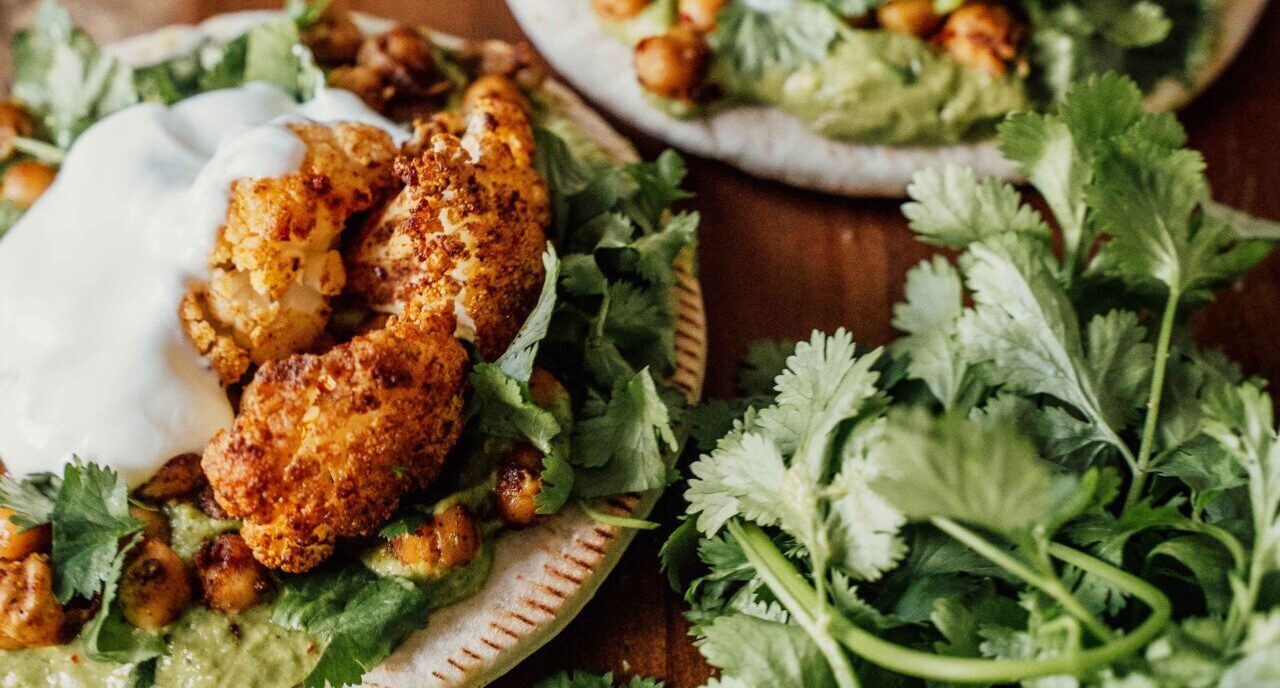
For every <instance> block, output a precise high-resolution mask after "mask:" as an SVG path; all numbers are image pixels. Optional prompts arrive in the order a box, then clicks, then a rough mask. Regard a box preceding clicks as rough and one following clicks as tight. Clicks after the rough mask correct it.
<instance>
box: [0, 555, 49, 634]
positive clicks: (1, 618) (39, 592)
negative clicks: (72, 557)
mask: <svg viewBox="0 0 1280 688" xmlns="http://www.w3.org/2000/svg"><path fill="white" fill-rule="evenodd" d="M62 619H63V612H62V605H60V604H58V600H57V599H56V598H55V597H54V596H53V569H52V568H50V566H49V557H47V556H45V555H43V554H29V555H27V557H26V558H25V559H22V560H20V561H4V562H0V650H22V649H25V648H31V647H46V646H49V645H56V644H57V643H58V634H59V632H60V631H61V630H62Z"/></svg>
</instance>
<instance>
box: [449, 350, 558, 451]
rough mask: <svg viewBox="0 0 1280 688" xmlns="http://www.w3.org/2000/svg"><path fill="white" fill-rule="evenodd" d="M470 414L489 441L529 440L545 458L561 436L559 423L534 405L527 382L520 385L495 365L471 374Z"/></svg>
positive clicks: (550, 414) (478, 366)
mask: <svg viewBox="0 0 1280 688" xmlns="http://www.w3.org/2000/svg"><path fill="white" fill-rule="evenodd" d="M470 380H471V390H472V391H471V409H472V411H471V413H472V415H473V416H474V417H475V418H476V419H477V422H478V423H479V425H478V427H479V429H480V432H482V433H483V434H484V435H486V436H488V437H500V438H505V439H510V440H528V441H529V443H530V444H532V445H533V446H535V447H537V448H538V451H541V452H542V453H544V454H546V453H549V452H550V451H551V441H552V440H553V439H554V438H555V437H556V436H557V435H559V434H560V431H561V427H560V423H559V422H557V421H556V418H555V416H554V415H553V414H552V413H551V412H550V411H548V410H546V409H543V408H540V407H539V406H538V405H537V404H535V403H533V397H532V396H530V394H529V385H528V383H527V382H520V381H519V380H516V379H515V378H513V377H511V376H509V375H507V374H506V373H505V372H503V370H502V368H500V367H498V366H497V365H496V364H492V363H479V364H477V365H476V366H475V367H474V368H472V370H471V375H470Z"/></svg>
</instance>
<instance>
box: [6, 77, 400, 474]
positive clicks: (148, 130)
mask: <svg viewBox="0 0 1280 688" xmlns="http://www.w3.org/2000/svg"><path fill="white" fill-rule="evenodd" d="M298 118H305V119H309V120H314V121H320V122H336V121H359V122H365V123H369V124H373V125H375V126H379V127H381V128H383V129H385V130H386V131H388V133H390V134H392V136H393V138H395V139H396V140H397V142H399V141H402V140H403V139H404V138H405V136H406V134H405V132H404V131H403V130H401V129H400V128H398V127H396V125H394V124H393V123H391V122H390V121H388V120H386V119H384V118H382V117H381V116H380V115H378V114H377V113H376V112H374V111H372V110H370V109H369V108H367V107H366V106H365V105H364V104H363V103H361V102H360V100H359V99H358V98H356V97H355V96H354V95H352V94H350V93H347V92H345V91H339V90H334V89H324V90H321V91H320V92H319V93H318V94H317V96H316V97H315V98H314V99H313V100H311V101H309V102H307V103H303V104H298V103H295V102H294V101H293V99H292V98H290V97H289V96H288V95H286V94H285V93H283V92H281V91H279V90H276V89H274V88H272V87H270V86H266V85H262V84H251V85H248V86H245V87H242V88H235V89H227V90H222V91H213V92H210V93H206V94H202V95H198V96H195V97H193V98H190V99H188V100H185V101H183V102H181V103H178V104H176V105H174V106H172V107H163V106H160V105H155V104H143V105H137V106H134V107H131V108H128V109H126V110H123V111H121V112H119V113H116V114H114V115H112V116H110V117H108V118H106V119H104V120H103V121H101V122H99V123H97V124H96V125H94V126H93V127H91V128H90V129H89V130H88V131H86V132H85V133H84V134H83V135H82V136H81V137H80V139H79V140H77V141H76V143H75V145H74V146H73V147H72V148H71V150H70V151H69V153H68V154H67V158H66V161H65V163H64V164H63V166H62V169H61V171H60V173H59V174H58V177H57V179H56V181H55V182H54V183H53V186H51V187H50V188H49V190H48V191H47V192H46V193H45V194H44V196H42V197H41V198H40V200H39V201H38V202H37V203H36V204H35V205H34V206H33V207H32V208H31V209H30V210H29V211H28V212H27V214H26V215H25V216H23V218H22V219H21V221H19V222H18V224H17V225H16V226H15V227H14V228H13V229H12V230H10V232H9V234H8V235H7V236H6V237H5V238H4V239H3V240H0V459H2V460H3V461H4V463H5V465H6V466H7V468H8V469H9V470H10V471H11V472H14V473H16V474H18V475H26V474H29V473H33V472H38V471H55V472H57V471H60V469H61V466H62V465H63V464H64V463H66V462H67V461H68V460H69V459H70V458H71V457H72V455H76V456H79V457H80V458H82V459H84V460H86V461H94V462H97V463H99V464H103V465H109V466H112V467H113V468H115V469H116V470H117V471H119V472H120V474H121V475H122V476H123V477H124V478H125V480H126V481H128V483H129V484H130V485H136V484H138V483H140V482H142V481H144V480H146V479H147V478H148V477H149V476H150V475H151V474H152V473H154V472H155V470H156V469H158V468H159V467H160V466H161V465H163V464H164V462H165V461H167V460H168V459H170V458H172V457H173V456H176V455H178V454H181V453H184V452H196V453H199V452H202V451H203V450H204V447H205V445H206V444H207V443H208V441H209V439H210V438H212V437H213V435H214V433H216V432H217V431H218V430H220V429H222V428H225V427H228V426H229V425H230V424H231V421H232V408H231V404H230V402H229V401H228V399H227V395H226V393H225V392H224V391H223V389H222V387H221V386H220V385H219V383H218V378H217V375H216V374H215V373H214V372H212V371H211V370H210V369H209V366H208V365H207V363H206V361H205V360H204V359H203V357H201V356H200V355H199V353H198V352H197V351H196V349H195V347H194V346H193V345H192V344H191V342H190V341H189V340H188V338H187V337H186V335H185V334H184V332H183V331H182V327H181V324H180V322H179V320H178V306H179V303H180V301H181V300H182V297H183V295H184V294H185V293H186V291H187V290H188V288H189V287H191V286H193V285H196V284H200V283H203V282H205V281H207V279H208V258H209V252H210V251H211V250H212V248H213V246H214V243H215V240H216V237H217V232H218V229H219V228H220V227H221V226H222V225H223V224H224V222H225V217H226V212H227V205H228V202H229V199H230V187H231V183H232V182H233V181H234V180H237V179H245V178H258V177H275V176H280V175H284V174H288V173H290V172H292V171H295V170H296V169H297V168H298V166H299V165H300V164H301V163H302V159H303V157H304V154H305V147H304V145H303V143H302V142H301V141H300V140H299V139H298V138H297V137H296V136H294V135H293V133H292V132H290V131H289V130H288V129H287V128H286V127H285V126H284V125H285V124H286V123H287V122H288V121H291V120H296V119H298Z"/></svg>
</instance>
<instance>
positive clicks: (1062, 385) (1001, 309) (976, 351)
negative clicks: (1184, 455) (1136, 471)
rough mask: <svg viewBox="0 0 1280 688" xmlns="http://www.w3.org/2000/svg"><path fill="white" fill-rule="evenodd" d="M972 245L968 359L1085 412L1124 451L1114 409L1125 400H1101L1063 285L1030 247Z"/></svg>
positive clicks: (965, 332) (1007, 381)
mask: <svg viewBox="0 0 1280 688" xmlns="http://www.w3.org/2000/svg"><path fill="white" fill-rule="evenodd" d="M1014 248H1015V249H1016V250H1012V251H1002V250H993V249H991V248H988V247H986V246H983V245H974V246H972V247H971V248H970V251H969V253H968V254H967V255H966V256H965V258H966V260H965V266H966V272H967V277H968V284H969V288H970V290H971V291H972V295H973V300H974V307H973V308H972V309H970V310H968V311H966V312H965V314H964V316H963V317H961V318H960V320H959V323H958V332H959V338H960V341H961V342H962V344H963V345H964V347H965V349H966V351H967V352H968V355H969V356H970V357H971V359H970V360H971V361H972V362H974V363H984V362H985V363H990V364H991V365H993V366H995V368H996V369H998V370H999V375H1000V382H1001V384H1002V386H1003V388H1004V389H1007V390H1011V391H1015V392H1018V393H1022V394H1048V395H1050V396H1053V397H1055V398H1058V399H1061V400H1062V401H1064V402H1067V403H1069V404H1071V405H1072V406H1074V407H1075V408H1076V409H1078V410H1079V411H1080V412H1081V413H1083V414H1085V416H1086V417H1088V418H1089V419H1090V420H1091V421H1093V423H1094V424H1095V425H1096V426H1097V427H1098V428H1099V429H1100V431H1101V432H1102V433H1103V435H1104V436H1105V437H1106V438H1107V439H1108V441H1109V442H1110V443H1111V444H1113V445H1114V446H1115V447H1116V448H1117V449H1119V450H1121V451H1122V452H1128V451H1129V450H1128V448H1127V446H1126V445H1125V444H1124V443H1123V441H1122V440H1121V439H1120V438H1119V436H1118V434H1117V432H1116V430H1115V428H1116V427H1118V426H1119V423H1120V421H1122V420H1123V418H1116V417H1109V416H1108V415H1107V412H1108V410H1112V409H1115V408H1118V407H1119V406H1121V404H1120V403H1118V402H1117V403H1110V402H1104V401H1103V397H1104V395H1105V394H1106V393H1107V392H1108V390H1105V389H1098V388H1097V387H1096V385H1095V382H1094V380H1093V377H1092V375H1091V371H1090V369H1089V366H1088V364H1087V362H1086V361H1085V357H1084V351H1083V348H1082V343H1081V338H1080V329H1079V321H1078V319H1077V316H1076V313H1075V309H1074V308H1073V307H1072V304H1071V302H1070V300H1068V298H1067V296H1066V294H1065V293H1064V292H1063V291H1062V288H1061V287H1060V286H1059V285H1058V283H1057V282H1056V281H1055V280H1054V278H1053V277H1052V276H1051V275H1050V274H1049V273H1048V271H1047V270H1046V269H1045V268H1044V267H1043V266H1042V264H1041V263H1040V262H1039V259H1038V258H1037V256H1036V254H1035V252H1032V251H1028V250H1026V249H1025V247H1020V246H1015V247H1014Z"/></svg>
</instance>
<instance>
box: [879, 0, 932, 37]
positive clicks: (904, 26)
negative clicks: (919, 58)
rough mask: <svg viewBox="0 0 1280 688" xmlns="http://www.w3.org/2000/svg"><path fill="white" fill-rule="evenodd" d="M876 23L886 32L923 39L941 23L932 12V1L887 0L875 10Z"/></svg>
mask: <svg viewBox="0 0 1280 688" xmlns="http://www.w3.org/2000/svg"><path fill="white" fill-rule="evenodd" d="M876 21H878V22H880V26H882V27H883V28H884V29H885V30H886V31H892V32H894V33H905V34H910V35H912V36H919V37H922V38H923V37H924V36H928V35H929V34H931V33H933V32H934V31H935V30H937V28H938V25H939V24H941V23H942V17H939V16H938V15H937V14H935V13H934V11H933V0H889V2H886V3H885V4H883V5H881V6H879V7H877V8H876Z"/></svg>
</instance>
